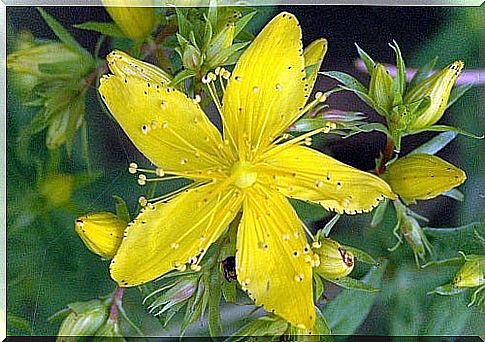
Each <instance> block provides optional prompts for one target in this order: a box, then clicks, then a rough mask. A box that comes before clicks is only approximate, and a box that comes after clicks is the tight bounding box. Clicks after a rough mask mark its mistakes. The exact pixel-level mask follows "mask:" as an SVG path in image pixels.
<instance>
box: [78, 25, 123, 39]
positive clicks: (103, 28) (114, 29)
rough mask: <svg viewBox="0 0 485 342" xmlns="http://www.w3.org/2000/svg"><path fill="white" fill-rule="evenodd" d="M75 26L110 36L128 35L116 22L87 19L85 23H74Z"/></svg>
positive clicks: (120, 36)
mask: <svg viewBox="0 0 485 342" xmlns="http://www.w3.org/2000/svg"><path fill="white" fill-rule="evenodd" d="M74 27H75V28H78V29H81V30H88V31H94V32H98V33H101V34H104V35H105V36H109V37H118V38H124V37H126V35H125V34H124V33H123V31H121V29H120V28H119V26H118V25H116V24H115V23H103V22H96V21H87V22H85V23H81V24H77V25H74Z"/></svg>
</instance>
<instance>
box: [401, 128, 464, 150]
mask: <svg viewBox="0 0 485 342" xmlns="http://www.w3.org/2000/svg"><path fill="white" fill-rule="evenodd" d="M456 136H457V133H456V132H443V133H441V134H438V135H437V136H435V137H434V138H432V139H431V140H430V141H428V142H426V143H424V144H423V145H421V146H419V147H418V148H416V149H414V150H413V151H411V152H410V153H409V154H408V155H412V154H419V153H424V154H436V153H437V152H439V151H441V150H442V149H443V148H444V147H446V145H448V144H449V143H450V142H452V141H453V139H455V138H456Z"/></svg>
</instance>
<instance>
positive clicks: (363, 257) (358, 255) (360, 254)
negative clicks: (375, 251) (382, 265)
mask: <svg viewBox="0 0 485 342" xmlns="http://www.w3.org/2000/svg"><path fill="white" fill-rule="evenodd" d="M343 247H344V248H345V249H346V250H347V251H348V252H350V253H352V254H353V255H354V258H355V259H356V260H357V261H360V262H363V263H366V264H369V265H373V266H376V267H377V266H379V262H378V261H377V260H376V259H374V258H373V257H372V256H371V255H369V254H368V253H366V252H364V251H363V250H361V249H358V248H355V247H352V246H346V245H345V246H343Z"/></svg>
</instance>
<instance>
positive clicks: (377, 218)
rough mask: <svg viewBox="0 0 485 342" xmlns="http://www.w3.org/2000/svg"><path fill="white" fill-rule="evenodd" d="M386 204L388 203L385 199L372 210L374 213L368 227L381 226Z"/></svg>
mask: <svg viewBox="0 0 485 342" xmlns="http://www.w3.org/2000/svg"><path fill="white" fill-rule="evenodd" d="M388 204H389V201H388V200H387V199H385V200H384V201H382V202H381V203H380V204H379V205H378V206H377V208H375V209H374V212H373V214H372V220H371V222H370V226H371V227H372V228H375V227H377V226H378V225H380V224H381V222H382V221H383V219H384V214H385V213H386V210H387V206H388Z"/></svg>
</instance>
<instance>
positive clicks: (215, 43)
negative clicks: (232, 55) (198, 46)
mask: <svg viewBox="0 0 485 342" xmlns="http://www.w3.org/2000/svg"><path fill="white" fill-rule="evenodd" d="M235 33H236V26H235V25H234V24H233V23H229V24H227V25H226V26H225V27H224V28H223V29H222V30H221V31H220V32H219V33H217V34H216V35H215V37H214V38H212V40H211V42H210V44H209V47H208V49H207V51H206V59H207V63H208V65H209V68H210V69H212V68H215V67H217V66H220V65H223V64H224V62H225V61H226V60H227V58H228V57H229V56H227V57H222V56H219V55H220V54H221V52H222V51H223V50H225V49H226V48H228V47H230V46H231V45H232V42H233V40H234V34H235ZM219 57H222V58H219Z"/></svg>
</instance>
